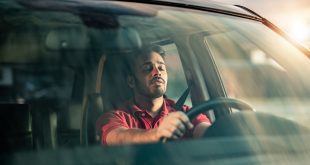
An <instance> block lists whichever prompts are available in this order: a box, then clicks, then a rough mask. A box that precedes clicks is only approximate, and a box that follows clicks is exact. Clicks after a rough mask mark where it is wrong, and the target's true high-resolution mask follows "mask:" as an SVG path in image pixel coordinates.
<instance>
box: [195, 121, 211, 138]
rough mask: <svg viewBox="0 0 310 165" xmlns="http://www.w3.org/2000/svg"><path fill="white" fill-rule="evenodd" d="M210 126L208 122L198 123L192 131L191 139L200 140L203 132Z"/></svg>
mask: <svg viewBox="0 0 310 165" xmlns="http://www.w3.org/2000/svg"><path fill="white" fill-rule="evenodd" d="M210 126H211V124H210V123H209V122H202V123H199V124H198V125H197V126H196V127H195V128H194V131H193V137H194V138H200V137H202V136H203V134H204V133H205V131H206V130H207V129H208V128H209V127H210Z"/></svg>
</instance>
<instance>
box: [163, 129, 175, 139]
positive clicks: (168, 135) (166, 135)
mask: <svg viewBox="0 0 310 165" xmlns="http://www.w3.org/2000/svg"><path fill="white" fill-rule="evenodd" d="M172 136H173V132H172V131H170V130H162V131H161V133H160V137H165V138H171V137H172Z"/></svg>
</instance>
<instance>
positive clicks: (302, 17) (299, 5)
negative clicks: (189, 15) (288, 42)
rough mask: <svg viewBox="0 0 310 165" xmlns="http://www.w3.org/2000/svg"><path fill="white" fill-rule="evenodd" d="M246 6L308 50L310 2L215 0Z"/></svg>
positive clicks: (289, 0) (296, 0) (292, 0)
mask: <svg viewBox="0 0 310 165" xmlns="http://www.w3.org/2000/svg"><path fill="white" fill-rule="evenodd" d="M215 1H218V2H222V3H228V4H235V5H243V6H246V7H248V8H250V9H252V10H253V11H255V12H256V13H258V14H260V15H262V16H263V17H265V18H267V19H269V20H270V21H271V22H273V23H274V24H276V25H277V26H278V27H280V28H281V29H283V30H285V31H286V32H287V33H288V34H290V35H291V36H292V37H293V38H295V39H296V40H298V41H299V42H301V43H302V44H304V45H305V46H306V47H308V48H310V0H215Z"/></svg>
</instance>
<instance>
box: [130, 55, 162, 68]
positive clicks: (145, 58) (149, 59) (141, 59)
mask: <svg viewBox="0 0 310 165" xmlns="http://www.w3.org/2000/svg"><path fill="white" fill-rule="evenodd" d="M136 62H137V64H138V65H143V64H145V63H164V59H163V57H162V56H161V55H160V54H158V53H157V52H151V53H148V54H145V55H142V56H138V57H137V59H136Z"/></svg>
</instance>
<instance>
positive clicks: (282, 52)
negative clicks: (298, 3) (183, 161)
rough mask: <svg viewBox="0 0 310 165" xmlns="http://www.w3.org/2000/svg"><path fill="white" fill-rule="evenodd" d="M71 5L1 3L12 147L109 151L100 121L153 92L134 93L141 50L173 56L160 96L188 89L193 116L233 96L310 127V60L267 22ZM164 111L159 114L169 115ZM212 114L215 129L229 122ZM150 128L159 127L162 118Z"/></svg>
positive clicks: (149, 8)
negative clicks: (103, 147) (198, 109)
mask: <svg viewBox="0 0 310 165" xmlns="http://www.w3.org/2000/svg"><path fill="white" fill-rule="evenodd" d="M58 3H59V4H58ZM84 3H85V4H84ZM83 4H84V5H83ZM94 4H95V5H94ZM57 5H60V8H58V7H59V6H57ZM61 5H62V2H57V3H56V5H55V4H54V6H53V8H52V9H53V11H50V10H51V9H49V8H46V6H44V5H43V7H42V8H43V9H40V10H36V9H35V8H26V7H23V6H21V5H16V6H7V7H1V6H0V9H1V13H2V16H1V19H0V29H1V30H2V32H1V34H0V91H1V92H0V106H1V107H0V109H1V113H2V116H0V117H1V118H0V122H2V123H0V128H1V129H2V130H3V132H5V133H4V134H6V136H4V137H3V139H4V140H2V142H1V143H3V144H5V145H4V146H5V147H7V148H5V147H3V148H5V149H4V150H10V151H21V150H22V151H24V150H27V151H28V150H40V149H56V148H66V147H75V146H81V145H84V146H87V145H101V142H102V137H103V136H105V135H103V134H102V132H103V131H102V130H103V126H102V125H100V124H101V123H100V122H98V119H99V118H100V116H101V115H103V114H105V113H107V112H111V111H114V110H116V109H117V108H119V107H122V106H123V105H124V103H127V102H129V101H131V102H133V101H132V100H133V97H134V95H133V93H134V92H136V93H139V92H145V91H144V90H136V91H135V90H134V88H133V87H135V85H136V84H134V85H132V82H133V81H138V80H137V77H134V76H133V77H130V76H132V75H130V74H131V73H130V72H131V70H130V69H132V68H131V67H132V66H131V65H132V64H135V63H137V62H140V61H139V60H138V57H137V56H135V55H136V54H138V53H137V52H139V51H141V50H144V48H145V47H151V46H152V47H153V46H158V47H160V52H159V53H158V54H160V53H161V52H164V53H162V54H164V55H162V54H160V55H162V56H163V57H161V58H162V59H160V60H161V61H160V64H161V68H160V69H161V71H162V70H164V71H165V72H167V75H168V76H167V77H165V79H158V80H157V81H156V84H157V85H158V84H159V85H158V86H160V84H161V83H167V84H165V85H167V86H166V89H164V90H162V91H160V92H161V93H160V97H162V98H164V99H166V100H168V99H169V101H166V102H167V105H168V106H170V103H171V104H175V102H176V101H177V100H178V99H179V98H180V97H181V95H182V94H183V92H184V91H185V90H186V89H188V90H189V94H188V96H187V95H186V100H185V102H184V104H185V105H186V106H185V107H186V108H184V109H186V110H189V109H190V107H195V106H198V105H200V104H201V103H202V102H205V101H210V100H211V101H212V100H214V99H216V98H217V97H229V98H234V99H239V100H243V101H245V102H246V103H248V104H249V105H251V106H252V107H253V108H254V109H255V110H256V112H264V113H268V114H273V115H276V116H280V117H284V118H287V119H289V120H293V121H296V122H298V123H300V124H302V125H305V126H308V123H309V122H310V117H309V116H310V114H309V112H310V111H309V106H310V102H309V101H308V99H309V97H310V86H309V85H310V84H309V83H308V82H309V81H310V76H308V74H309V73H310V61H309V59H308V58H307V57H306V56H305V55H304V54H303V53H302V52H301V51H300V50H298V49H297V48H295V47H294V46H292V45H291V44H290V43H289V42H288V41H286V40H285V39H284V38H282V37H281V36H280V35H278V34H276V33H275V32H274V31H272V30H270V29H269V28H268V27H266V26H265V25H263V24H262V23H261V22H259V21H255V20H251V19H247V18H242V17H239V16H237V15H238V14H235V15H233V14H232V13H230V12H224V11H223V12H222V14H221V12H219V11H217V9H216V8H215V9H214V10H210V11H203V10H194V9H189V8H179V7H171V6H170V7H169V6H164V5H149V4H139V3H132V2H109V1H108V2H106V1H102V2H101V1H100V2H99V1H95V2H92V3H89V4H88V2H83V3H77V4H76V5H77V6H75V5H72V6H70V3H65V4H63V5H64V6H65V7H63V6H62V7H61ZM66 5H67V6H66ZM79 5H81V6H79ZM11 7H12V8H11ZM44 7H45V8H44ZM214 7H216V6H214ZM38 8H40V7H38ZM228 9H229V8H228ZM232 9H233V8H232ZM60 10H64V11H60ZM214 11H217V12H214ZM236 12H237V10H236ZM225 13H226V14H225ZM243 13H244V12H243ZM248 18H252V17H251V16H249V17H248ZM253 19H254V18H253ZM141 52H142V51H141ZM139 53H140V52H139ZM148 62H149V61H148ZM149 63H150V62H149ZM156 64H157V63H156ZM163 64H164V65H163ZM154 66H155V64H154ZM154 66H150V65H148V67H149V68H152V67H154ZM145 68H146V69H145V70H147V67H145ZM149 70H150V69H149ZM153 70H154V69H153ZM153 70H152V71H153ZM154 72H155V71H154ZM130 78H131V79H130ZM154 81H155V80H154ZM141 82H142V81H141ZM145 82H146V83H148V82H153V80H151V81H147V80H145ZM140 85H141V84H140ZM154 86H155V85H154ZM147 87H148V86H147V85H145V88H147ZM139 94H141V93H139ZM143 94H144V95H143V96H149V95H146V94H145V93H143ZM141 95H142V94H141ZM154 97H155V96H154ZM158 97H159V96H158ZM141 100H143V99H141ZM166 102H165V103H166ZM168 103H169V104H168ZM165 105H166V104H165ZM182 105H183V104H182ZM163 107H165V106H164V104H162V105H161V106H159V108H157V110H159V109H160V113H161V112H163V111H161V110H162V108H163ZM171 107H172V106H171ZM173 108H174V107H173ZM173 108H171V109H173ZM223 109H224V111H225V112H230V108H223ZM19 113H20V114H23V115H19ZM143 114H144V113H143ZM143 114H141V115H142V116H145V114H144V115H143ZM152 115H154V116H151V115H150V116H151V117H150V116H149V117H150V118H151V119H157V118H156V117H158V116H159V117H163V116H165V115H166V114H161V115H158V116H156V115H157V113H154V114H152ZM206 116H207V117H206V118H207V119H205V121H209V119H210V121H211V122H210V123H209V124H212V122H214V121H216V119H217V118H220V117H221V116H220V115H218V116H217V114H216V113H212V112H210V113H209V112H208V113H206ZM159 117H158V118H159ZM126 119H128V118H126ZM17 123H18V124H17ZM98 123H99V124H98ZM119 123H120V122H119ZM119 123H118V124H119ZM124 123H125V125H126V124H127V125H126V126H128V125H130V124H131V125H134V124H132V123H134V122H128V121H127V120H125V122H124ZM136 123H138V124H137V125H139V122H136ZM146 123H147V122H146ZM150 123H151V124H153V125H151V124H150ZM150 123H147V124H150V125H151V126H149V128H154V127H157V126H158V125H159V124H158V123H160V122H158V123H157V125H156V124H154V123H156V122H150ZM196 124H197V123H196ZM195 126H196V125H195ZM128 127H129V126H128ZM133 127H134V128H136V126H133ZM137 127H138V126H137ZM139 128H140V127H139ZM144 128H146V127H144ZM144 128H143V129H144ZM190 133H192V135H193V134H194V133H193V132H190ZM192 137H193V136H189V139H190V138H192ZM12 139H14V140H12ZM184 139H186V138H184ZM0 141H1V140H0Z"/></svg>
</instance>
